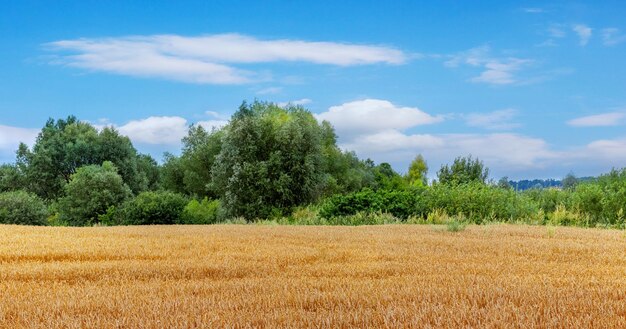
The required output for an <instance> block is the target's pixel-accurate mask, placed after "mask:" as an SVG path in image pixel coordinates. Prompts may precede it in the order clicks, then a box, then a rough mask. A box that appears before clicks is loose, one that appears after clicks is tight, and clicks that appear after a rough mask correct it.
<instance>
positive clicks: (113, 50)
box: [47, 34, 408, 84]
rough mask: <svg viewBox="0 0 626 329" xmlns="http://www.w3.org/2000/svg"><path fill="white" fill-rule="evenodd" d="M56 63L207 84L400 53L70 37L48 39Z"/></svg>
mask: <svg viewBox="0 0 626 329" xmlns="http://www.w3.org/2000/svg"><path fill="white" fill-rule="evenodd" d="M47 46H49V47H50V49H51V50H54V51H57V52H61V53H63V54H61V55H59V56H60V58H59V60H57V61H55V63H57V64H65V65H69V66H73V67H78V68H83V69H89V70H94V71H103V72H109V73H114V74H121V75H129V76H137V77H156V78H164V79H170V80H176V81H183V82H191V83H208V84H243V83H249V82H252V81H259V80H263V79H267V78H266V77H263V76H262V75H260V74H257V73H255V72H251V71H248V70H243V69H239V68H236V67H233V66H232V64H251V63H270V62H285V61H287V62H307V63H313V64H326V65H336V66H353V65H367V64H378V63H382V64H403V63H405V62H406V61H407V60H408V57H407V55H405V54H404V53H403V52H402V51H400V50H397V49H394V48H390V47H384V46H372V45H355V44H347V43H337V42H310V41H302V40H286V39H278V40H259V39H256V38H253V37H249V36H245V35H240V34H218V35H206V36H199V37H184V36H178V35H152V36H129V37H119V38H101V39H89V38H83V39H74V40H61V41H55V42H51V43H48V44H47Z"/></svg>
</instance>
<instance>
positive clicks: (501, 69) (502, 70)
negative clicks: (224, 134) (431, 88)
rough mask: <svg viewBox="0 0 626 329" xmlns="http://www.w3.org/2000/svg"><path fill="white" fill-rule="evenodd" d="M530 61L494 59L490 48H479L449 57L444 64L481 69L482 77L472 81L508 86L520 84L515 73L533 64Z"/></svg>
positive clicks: (509, 58) (510, 58)
mask: <svg viewBox="0 0 626 329" xmlns="http://www.w3.org/2000/svg"><path fill="white" fill-rule="evenodd" d="M532 63H533V61H532V60H530V59H524V58H516V57H502V58H498V57H493V56H492V55H491V48H490V47H489V46H483V47H477V48H473V49H470V50H468V51H465V52H461V53H459V54H456V55H452V56H449V60H447V61H446V62H445V63H444V64H445V65H446V66H447V67H451V68H456V67H459V66H461V65H468V66H472V67H479V68H481V69H482V72H481V73H480V75H478V76H476V77H473V78H471V79H470V81H472V82H476V83H487V84H494V85H508V84H513V83H517V82H520V81H519V79H517V78H516V77H515V73H516V72H518V71H520V70H522V69H523V68H525V67H527V66H529V65H530V64H532Z"/></svg>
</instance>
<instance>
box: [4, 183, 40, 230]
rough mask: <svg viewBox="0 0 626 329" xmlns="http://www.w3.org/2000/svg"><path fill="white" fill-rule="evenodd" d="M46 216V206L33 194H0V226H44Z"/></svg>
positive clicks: (18, 192)
mask: <svg viewBox="0 0 626 329" xmlns="http://www.w3.org/2000/svg"><path fill="white" fill-rule="evenodd" d="M47 216H48V208H47V207H46V204H45V203H44V202H43V200H42V199H40V198H39V197H38V196H36V195H35V194H31V193H28V192H25V191H14V192H5V193H0V224H19V225H46V223H47V221H46V218H47Z"/></svg>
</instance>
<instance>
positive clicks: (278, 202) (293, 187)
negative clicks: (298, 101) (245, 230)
mask: <svg viewBox="0 0 626 329" xmlns="http://www.w3.org/2000/svg"><path fill="white" fill-rule="evenodd" d="M322 136H323V131H322V128H321V126H320V125H319V124H318V122H317V120H316V119H315V117H313V115H312V114H311V113H310V112H309V111H307V110H305V109H304V108H302V107H298V106H289V107H287V108H281V107H278V106H277V105H275V104H271V103H262V102H257V101H255V102H254V103H252V104H250V105H248V104H246V103H243V104H242V105H241V107H240V108H239V111H237V112H236V113H235V114H234V115H233V118H232V120H231V122H230V124H229V125H228V126H227V127H226V128H225V131H224V137H223V139H222V142H223V143H222V149H221V151H220V153H219V155H218V156H217V159H216V161H215V164H214V166H213V173H212V174H213V175H212V187H213V188H214V189H215V190H216V191H218V193H220V195H221V196H222V202H223V204H224V207H225V208H226V210H227V211H228V212H229V214H230V215H233V216H244V217H246V218H248V219H254V218H266V217H268V216H271V215H273V214H278V213H280V212H282V211H288V210H290V209H291V208H292V207H294V206H297V205H300V204H303V203H305V202H309V201H312V200H313V199H314V197H315V195H316V190H317V189H318V188H319V186H320V184H321V183H322V179H323V166H322V147H323V139H322Z"/></svg>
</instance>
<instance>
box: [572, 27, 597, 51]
mask: <svg viewBox="0 0 626 329" xmlns="http://www.w3.org/2000/svg"><path fill="white" fill-rule="evenodd" d="M572 31H574V32H576V34H578V39H579V44H580V45H581V46H586V45H587V43H589V39H590V38H591V34H592V33H593V29H592V28H590V27H589V26H587V25H584V24H577V25H574V26H573V27H572Z"/></svg>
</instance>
